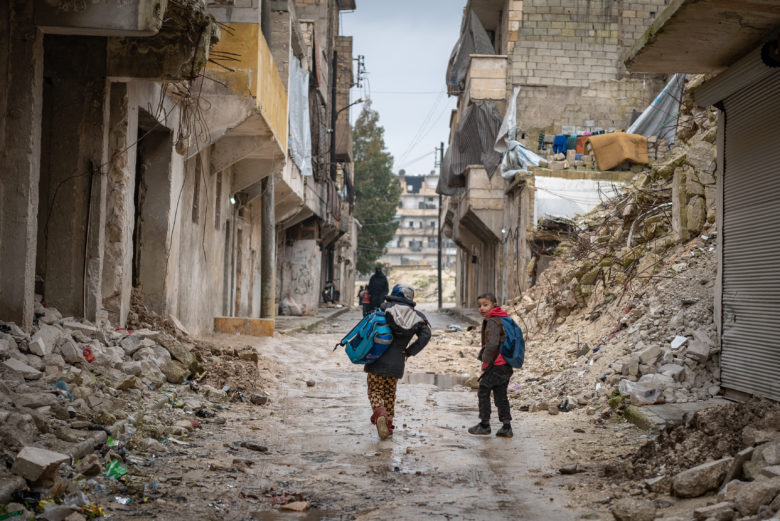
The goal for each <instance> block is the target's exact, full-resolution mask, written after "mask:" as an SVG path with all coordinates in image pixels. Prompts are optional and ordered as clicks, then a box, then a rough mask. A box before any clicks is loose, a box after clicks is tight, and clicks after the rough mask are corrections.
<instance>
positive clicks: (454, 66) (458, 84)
mask: <svg viewBox="0 0 780 521" xmlns="http://www.w3.org/2000/svg"><path fill="white" fill-rule="evenodd" d="M465 16H466V19H465V20H464V24H463V27H462V29H461V34H460V38H459V39H458V43H456V44H455V47H454V48H453V49H452V53H451V54H450V61H449V64H448V65H447V93H448V94H449V95H450V96H457V95H458V94H460V93H461V92H463V89H464V88H465V86H466V74H467V73H468V69H469V60H470V56H471V55H472V54H496V52H495V51H494V50H493V44H492V43H491V42H490V37H489V36H488V33H487V31H485V28H484V27H482V22H480V21H479V18H478V17H477V15H476V14H475V13H474V11H472V10H469V11H468V13H467V14H466V15H465Z"/></svg>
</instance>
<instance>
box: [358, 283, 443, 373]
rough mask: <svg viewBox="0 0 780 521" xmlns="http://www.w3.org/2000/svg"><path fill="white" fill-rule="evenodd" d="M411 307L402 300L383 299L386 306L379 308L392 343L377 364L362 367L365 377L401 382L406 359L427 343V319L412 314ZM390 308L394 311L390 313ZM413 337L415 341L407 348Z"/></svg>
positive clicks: (401, 298) (410, 303) (411, 305)
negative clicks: (385, 318) (373, 376)
mask: <svg viewBox="0 0 780 521" xmlns="http://www.w3.org/2000/svg"><path fill="white" fill-rule="evenodd" d="M414 306H415V303H414V302H412V301H411V300H406V299H405V298H403V297H393V296H389V297H387V302H386V303H385V304H383V305H382V308H383V309H384V310H385V313H386V316H387V324H388V325H389V326H390V330H391V331H392V332H393V343H392V344H390V347H388V348H387V351H385V352H384V354H383V355H382V356H380V357H379V360H377V361H376V362H374V363H373V364H368V365H366V366H365V371H366V372H367V373H373V374H377V375H380V376H392V377H394V378H402V377H403V376H404V367H405V365H406V361H405V359H406V357H407V356H414V355H416V354H417V353H419V352H420V351H422V350H423V347H425V345H426V344H427V343H428V341H429V340H430V339H431V326H430V324H429V323H428V319H427V318H425V315H423V314H422V313H420V312H419V311H417V310H415V309H414ZM394 307H397V309H395V310H393V309H392V308H394ZM399 322H401V323H399ZM405 326H409V327H405ZM415 335H417V339H416V340H415V341H414V342H412V344H411V345H409V342H410V341H411V340H412V337H413V336H415Z"/></svg>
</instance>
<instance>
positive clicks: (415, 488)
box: [114, 310, 574, 520]
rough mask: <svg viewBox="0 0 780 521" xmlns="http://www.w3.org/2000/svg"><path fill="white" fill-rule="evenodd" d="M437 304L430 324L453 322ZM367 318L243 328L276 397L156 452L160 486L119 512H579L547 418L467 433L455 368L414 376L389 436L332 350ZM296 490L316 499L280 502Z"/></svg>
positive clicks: (523, 515)
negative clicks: (166, 455) (143, 501)
mask: <svg viewBox="0 0 780 521" xmlns="http://www.w3.org/2000/svg"><path fill="white" fill-rule="evenodd" d="M429 313H430V314H431V317H430V318H431V321H432V323H434V325H435V326H438V327H446V325H447V324H449V323H452V322H453V319H452V317H451V316H447V315H438V314H437V313H435V312H429ZM359 319H360V313H359V312H358V311H355V310H350V311H348V312H346V313H344V314H342V315H340V316H338V317H336V318H333V319H330V320H328V321H327V322H323V323H322V324H320V325H319V326H317V327H316V328H314V329H313V330H311V331H309V332H299V333H295V334H294V335H289V336H288V335H283V336H277V337H274V338H257V339H250V338H248V337H242V342H244V343H247V342H251V343H253V345H255V346H256V348H257V350H258V351H259V353H260V354H261V355H262V356H263V357H267V358H268V359H271V360H272V361H274V362H275V363H274V364H273V366H276V367H278V368H279V369H278V374H276V378H277V385H276V388H275V389H269V395H270V401H269V403H268V404H266V405H264V406H253V405H251V404H248V403H246V404H243V403H238V404H232V405H230V407H229V408H227V409H225V410H223V411H220V413H219V415H220V416H221V417H223V418H224V419H225V423H224V425H217V424H213V425H211V424H210V425H208V426H204V429H203V430H202V431H198V434H197V435H194V436H193V438H192V439H191V441H190V445H187V446H182V447H181V450H180V452H179V457H174V458H173V459H172V460H168V461H166V462H165V464H164V465H163V462H152V463H151V466H152V468H153V469H154V471H156V472H158V473H159V474H160V477H161V479H162V480H164V481H163V482H162V484H161V487H162V491H161V497H160V498H159V499H157V500H156V501H155V502H154V504H148V505H128V506H127V507H124V508H122V509H121V510H117V509H114V513H116V514H119V515H118V516H117V517H115V518H120V519H123V518H128V519H129V518H134V519H137V518H150V517H155V518H157V519H182V518H183V517H182V516H181V512H180V510H181V509H185V510H186V512H187V516H186V517H189V518H191V519H220V520H226V519H231V520H232V519H235V520H243V519H247V520H248V519H259V520H276V519H290V520H316V519H332V520H337V519H338V520H340V519H360V520H373V519H382V520H387V519H394V520H419V519H463V520H504V519H507V520H509V519H512V520H537V519H538V520H567V519H573V518H574V514H573V513H572V512H571V511H570V510H567V509H566V507H565V505H566V502H567V498H566V497H565V496H564V494H563V493H562V491H561V490H560V489H559V488H558V486H557V485H556V484H555V480H545V481H543V480H540V478H541V477H542V476H541V474H543V473H548V474H549V473H551V470H550V467H549V465H548V464H547V462H546V458H545V454H544V448H545V447H544V442H545V437H546V436H547V433H545V431H544V429H542V428H539V426H538V425H535V424H534V423H533V421H534V420H530V417H529V421H526V419H525V418H516V421H515V422H514V424H513V426H514V433H515V436H514V438H512V439H499V438H496V437H495V436H494V435H491V436H482V437H476V436H471V435H469V434H468V433H467V432H466V428H467V427H468V426H470V425H471V424H473V423H475V422H476V421H477V400H476V394H475V393H474V392H473V391H472V390H470V389H467V388H465V387H463V386H462V385H461V384H462V383H463V378H461V377H459V376H457V375H436V374H429V373H426V372H424V371H419V370H416V371H414V372H410V373H408V374H407V375H406V377H405V379H404V380H403V381H402V382H401V383H400V384H399V388H398V402H397V406H396V417H395V420H396V421H395V423H396V424H397V430H396V432H395V434H394V436H393V437H392V438H390V439H388V440H385V441H381V440H380V439H379V438H378V436H377V433H376V430H375V428H374V426H372V425H371V424H370V422H369V416H370V414H371V409H370V406H369V404H368V399H367V397H366V384H365V376H364V373H363V372H362V367H360V366H356V365H353V364H351V363H350V362H349V359H348V358H347V357H346V355H345V354H344V352H343V350H337V351H336V352H333V351H332V347H333V345H334V344H335V343H336V342H337V341H338V340H339V339H340V338H341V336H342V335H343V334H344V332H345V331H347V330H348V328H349V327H351V326H352V325H354V323H356V322H357V321H358V320H359ZM442 324H443V326H442ZM221 341H223V342H224V341H225V339H224V337H223V338H222V339H221ZM261 366H262V358H261ZM261 370H262V367H261ZM518 414H522V413H518ZM496 423H497V422H496V421H495V420H494V430H495V428H497V424H496ZM247 442H249V443H247ZM242 443H243V445H244V446H242ZM253 444H254V446H253ZM252 446H253V447H254V449H255V450H252V448H248V447H252ZM264 448H267V451H263V449H264ZM257 449H259V450H260V451H258V450H257ZM547 477H549V476H547ZM296 501H301V502H305V503H306V504H308V506H310V507H311V509H310V510H308V511H307V512H302V513H297V512H288V511H282V510H279V505H280V504H282V503H294V502H296ZM122 512H126V513H127V517H125V516H123V515H122ZM152 513H153V516H152V515H151V514H152ZM145 515H146V517H144V516H145Z"/></svg>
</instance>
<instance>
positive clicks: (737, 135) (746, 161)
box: [721, 69, 780, 400]
mask: <svg viewBox="0 0 780 521" xmlns="http://www.w3.org/2000/svg"><path fill="white" fill-rule="evenodd" d="M765 72H766V71H758V70H755V71H753V74H754V76H753V78H754V79H755V78H756V77H758V78H760V79H759V80H758V81H754V83H753V84H751V85H750V86H749V87H746V88H743V89H742V90H740V91H738V92H736V93H734V94H733V95H731V96H729V97H728V98H726V99H725V100H724V101H723V106H724V109H725V113H726V138H725V154H724V156H725V174H724V178H723V190H724V192H723V337H722V339H721V340H722V353H721V380H722V382H721V383H722V385H723V387H726V388H730V389H735V390H738V391H744V392H747V393H750V394H755V395H760V396H767V397H770V398H773V399H775V400H780V96H779V95H778V93H780V70H778V69H774V70H770V73H769V74H768V75H767V74H765Z"/></svg>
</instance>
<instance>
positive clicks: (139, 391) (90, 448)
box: [0, 298, 268, 521]
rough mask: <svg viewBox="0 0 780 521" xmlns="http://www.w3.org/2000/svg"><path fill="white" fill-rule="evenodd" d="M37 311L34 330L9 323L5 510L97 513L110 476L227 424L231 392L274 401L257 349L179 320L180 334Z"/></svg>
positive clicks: (2, 475) (1, 490)
mask: <svg viewBox="0 0 780 521" xmlns="http://www.w3.org/2000/svg"><path fill="white" fill-rule="evenodd" d="M35 313H36V325H35V326H34V328H33V332H32V334H31V335H28V334H26V333H25V332H24V331H23V330H21V329H20V328H19V327H18V326H16V325H15V324H13V323H1V322H0V438H2V440H3V444H2V446H0V457H2V458H3V460H4V462H5V465H3V466H2V467H1V468H0V504H5V503H9V502H12V503H11V504H9V505H8V506H7V507H6V513H13V512H18V511H21V510H25V509H33V508H35V509H36V510H37V513H38V514H39V515H40V517H38V518H39V519H48V520H54V519H58V520H59V519H66V518H67V519H68V520H71V521H73V520H74V519H83V517H82V516H84V515H86V516H87V517H89V516H92V517H94V515H95V514H96V510H95V509H97V507H96V506H95V505H94V503H92V501H93V500H94V497H96V496H97V495H98V491H102V493H103V494H107V493H109V492H110V491H111V490H113V489H115V488H117V487H116V486H114V485H112V484H111V481H112V480H114V481H115V480H116V478H118V477H121V476H122V475H123V474H125V473H127V469H128V467H129V466H132V465H133V464H135V463H138V462H139V461H143V459H144V458H145V457H149V456H151V457H154V456H155V455H161V454H165V453H167V452H168V451H170V450H171V445H173V444H174V442H177V438H182V437H186V436H187V435H188V433H190V432H191V431H192V430H193V429H194V428H197V427H198V426H199V425H200V422H206V423H209V422H215V423H220V420H221V421H222V422H224V419H222V418H219V417H217V414H216V411H218V410H220V409H221V408H223V407H226V406H228V404H229V402H230V401H231V400H242V401H252V402H253V403H257V404H262V403H265V401H267V399H268V398H267V396H266V395H265V394H264V393H262V392H259V391H258V390H256V389H255V388H254V386H255V385H256V383H257V382H258V378H257V373H258V371H257V363H254V364H252V363H250V364H247V363H246V361H254V362H257V360H258V355H257V353H256V352H255V351H254V350H252V349H251V348H249V347H247V348H222V347H218V346H211V345H208V344H204V343H202V342H194V341H192V339H190V338H189V336H188V335H187V334H186V333H184V332H182V331H181V330H178V329H175V328H174V329H175V330H174V329H171V325H170V324H169V325H168V326H169V327H168V328H166V329H168V331H169V332H165V331H159V330H151V329H146V328H144V329H139V330H135V331H133V330H126V329H118V330H106V329H104V328H101V327H98V326H96V325H93V324H91V323H88V322H86V321H80V320H76V319H73V318H69V317H62V315H61V314H60V313H59V312H58V311H57V310H56V309H54V308H50V307H45V306H43V305H42V304H41V302H40V298H39V299H38V303H37V304H36V309H35ZM135 316H136V317H137V316H138V313H137V312H136V314H135ZM170 333H176V336H173V335H172V334H170ZM239 366H240V367H242V368H243V369H242V370H243V373H241V372H239V371H237V370H236V368H237V367H239ZM204 367H209V369H210V372H205V371H204V369H203V368H204ZM220 367H221V370H213V369H214V368H217V369H219V368H220ZM231 378H233V379H235V378H246V379H245V380H243V382H242V384H243V387H242V388H236V387H232V386H231V385H227V383H230V384H232V385H235V383H234V382H235V380H231ZM220 404H222V405H220ZM193 418H197V421H196V420H193ZM169 441H170V443H168V442H169ZM122 488H126V483H125V484H122ZM93 493H94V495H93ZM88 494H89V496H88ZM143 494H144V490H143V487H142V489H141V490H140V492H139V494H138V495H139V496H143ZM90 496H92V497H93V499H92V500H91V499H90ZM14 509H15V510H14ZM15 515H22V518H23V519H29V518H30V517H29V516H31V515H32V514H31V513H30V514H29V516H28V514H24V513H23V514H15ZM24 516H27V517H24ZM68 516H71V517H68Z"/></svg>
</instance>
